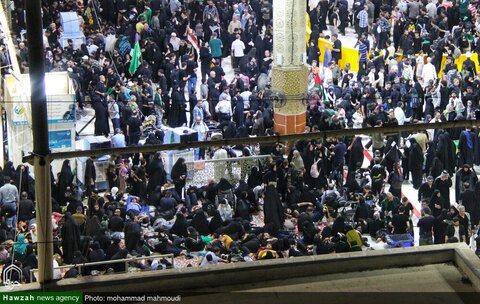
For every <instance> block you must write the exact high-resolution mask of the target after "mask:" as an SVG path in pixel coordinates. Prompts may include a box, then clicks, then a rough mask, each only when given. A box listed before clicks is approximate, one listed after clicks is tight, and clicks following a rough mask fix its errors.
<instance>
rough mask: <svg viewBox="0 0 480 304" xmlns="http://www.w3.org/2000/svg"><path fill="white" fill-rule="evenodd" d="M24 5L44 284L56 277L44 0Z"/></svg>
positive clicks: (39, 274) (40, 274) (39, 255)
mask: <svg viewBox="0 0 480 304" xmlns="http://www.w3.org/2000/svg"><path fill="white" fill-rule="evenodd" d="M25 8H26V15H27V41H28V62H29V68H30V69H29V71H30V86H31V105H32V132H33V153H34V154H35V159H34V173H35V193H36V201H37V204H36V206H37V229H38V269H39V271H38V282H39V283H40V284H44V283H46V282H48V281H51V280H53V234H52V220H51V218H52V217H51V214H52V203H51V184H50V160H49V158H48V154H49V148H48V120H47V95H46V92H45V66H44V65H45V59H44V53H43V30H42V29H43V25H42V8H41V0H28V1H25Z"/></svg>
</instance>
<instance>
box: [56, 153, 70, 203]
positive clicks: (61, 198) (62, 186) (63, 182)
mask: <svg viewBox="0 0 480 304" xmlns="http://www.w3.org/2000/svg"><path fill="white" fill-rule="evenodd" d="M57 185H58V190H57V201H58V203H59V204H60V205H62V206H63V205H65V204H66V202H67V201H66V197H65V192H66V190H67V188H70V189H72V188H73V173H72V169H71V168H70V160H68V159H66V160H64V161H63V165H62V170H61V171H60V176H59V177H58V183H57Z"/></svg>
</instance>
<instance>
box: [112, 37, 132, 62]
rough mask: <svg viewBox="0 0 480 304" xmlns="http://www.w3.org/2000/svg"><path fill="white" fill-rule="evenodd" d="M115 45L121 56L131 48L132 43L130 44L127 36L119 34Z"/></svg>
mask: <svg viewBox="0 0 480 304" xmlns="http://www.w3.org/2000/svg"><path fill="white" fill-rule="evenodd" d="M115 47H117V48H118V51H119V53H120V55H122V57H125V55H126V54H129V53H130V51H131V50H132V45H131V44H130V41H129V40H128V37H127V36H124V35H120V37H119V38H118V40H117V42H116V43H115Z"/></svg>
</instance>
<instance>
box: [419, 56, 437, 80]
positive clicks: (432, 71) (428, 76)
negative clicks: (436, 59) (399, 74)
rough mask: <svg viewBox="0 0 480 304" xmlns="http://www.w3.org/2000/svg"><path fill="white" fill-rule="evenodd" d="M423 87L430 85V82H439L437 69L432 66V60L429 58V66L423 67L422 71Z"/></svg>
mask: <svg viewBox="0 0 480 304" xmlns="http://www.w3.org/2000/svg"><path fill="white" fill-rule="evenodd" d="M422 79H423V85H424V86H427V85H429V83H430V81H432V82H435V80H437V69H436V68H435V66H434V65H433V64H432V58H430V57H428V58H427V64H426V65H425V66H424V67H423V71H422Z"/></svg>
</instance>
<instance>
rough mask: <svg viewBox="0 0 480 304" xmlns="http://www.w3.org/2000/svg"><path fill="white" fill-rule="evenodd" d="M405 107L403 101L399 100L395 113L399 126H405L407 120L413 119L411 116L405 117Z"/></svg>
mask: <svg viewBox="0 0 480 304" xmlns="http://www.w3.org/2000/svg"><path fill="white" fill-rule="evenodd" d="M403 107H404V105H403V102H402V101H399V102H398V104H397V107H396V108H395V110H394V115H395V118H396V119H397V121H398V125H399V126H403V125H404V124H405V122H409V121H410V120H411V119H412V118H411V117H408V118H407V117H405V112H404V111H403Z"/></svg>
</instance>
